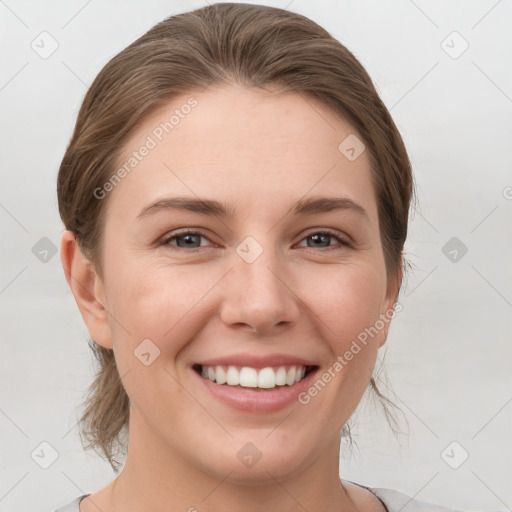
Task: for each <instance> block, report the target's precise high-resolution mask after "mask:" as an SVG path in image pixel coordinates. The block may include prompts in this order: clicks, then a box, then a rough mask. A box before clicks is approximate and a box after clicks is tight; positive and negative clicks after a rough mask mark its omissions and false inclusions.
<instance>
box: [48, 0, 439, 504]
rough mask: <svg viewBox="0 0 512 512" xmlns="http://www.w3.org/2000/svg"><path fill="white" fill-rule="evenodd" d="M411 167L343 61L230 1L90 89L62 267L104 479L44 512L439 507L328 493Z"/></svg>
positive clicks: (342, 484) (297, 31)
mask: <svg viewBox="0 0 512 512" xmlns="http://www.w3.org/2000/svg"><path fill="white" fill-rule="evenodd" d="M412 194H413V178H412V174H411V166H410V162H409V159H408V156H407V153H406V150H405V147H404V144H403V141H402V139H401V137H400V134H399V133H398V131H397V128H396V126H395V124H394V123H393V120H392V119H391V116H390V115H389V112H388V111H387V109H386V107H385V106H384V104H383V103H382V101H381V100H380V98H379V97H378V94H377V92H376V91H375V88H374V86H373V84H372V82H371V79H370V78H369V76H368V75H367V73H366V71H365V70H364V69H363V68H362V66H361V64H360V63H359V62H358V61H357V60H356V59H355V57H354V56H353V55H352V54H351V53H350V52H349V51H348V50H347V49H346V48H345V47H343V46H342V45H341V44H340V43H339V42H338V41H336V40H335V39H333V38H332V37H331V36H330V35H329V34H328V33H327V32H326V31H325V30H324V29H322V28H321V27H319V26H318V25H317V24H315V23H314V22H312V21H311V20H309V19H307V18H305V17H303V16H301V15H298V14H295V13H291V12H289V11H285V10H281V9H276V8H271V7H265V6H256V5H249V4H238V5H236V4H215V5H212V6H208V7H205V8H202V9H198V10H196V11H193V12H189V13H184V14H180V15H177V16H173V17H170V18H168V19H166V20H164V21H162V22H161V23H159V24H158V25H156V26H155V27H153V28H152V29H151V30H150V31H149V32H147V33H146V34H145V35H143V36H142V37H140V38H139V39H138V40H137V41H135V42H134V43H133V44H131V45H130V46H128V47H127V48H126V49H125V50H123V51H122V52H121V53H119V54H118V55H117V56H115V57H114V58H113V59H112V60H111V61H110V62H109V63H108V64H107V65H106V66H105V67H104V68H103V70H102V71H101V72H100V74H99V75H98V77H97V78H96V80H95V81H94V83H93V84H92V86H91V88H90V89H89V91H88V93H87V95H86V97H85V99H84V101H83V104H82V107H81V110H80V112H79V115H78V120H77V124H76V127H75V131H74V134H73V137H72V139H71V142H70V144H69V147H68V148H67V151H66V154H65V155H64V158H63V161H62V164H61V167H60V171H59V176H58V199H59V209H60V214H61V218H62V220H63V222H64V224H65V227H66V231H65V232H64V234H63V237H62V244H61V258H62V262H63V267H64V271H65V274H66V279H67V281H68V283H69V286H70V288H71V290H72V292H73V294H74V297H75V299H76V301H77V304H78V306H79V308H80V311H81V313H82V316H83V318H84V321H85V323H86V325H87V328H88V331H89V334H90V336H91V338H92V340H93V343H92V345H91V347H92V348H93V350H94V352H95V355H96V356H97V358H98V361H99V363H100V371H99V373H98V375H97V377H96V380H95V382H94V383H93V385H92V387H91V395H90V397H89V400H88V403H87V408H86V410H85V413H84V416H83V418H82V428H83V432H82V433H83V436H84V437H85V438H86V439H87V440H88V441H89V447H94V448H96V449H97V450H99V451H101V452H102V453H103V455H104V456H105V457H106V458H107V459H108V460H109V462H110V463H111V465H112V467H113V468H114V470H116V471H117V466H118V461H116V460H115V458H114V454H115V451H116V448H118V447H120V446H122V445H123V435H126V434H127V456H126V461H125V463H124V468H123V470H122V472H121V473H120V474H119V476H118V477H117V478H116V479H115V480H114V481H112V482H110V483H109V484H108V485H106V486H105V487H104V488H102V489H100V490H98V491H96V492H94V493H92V494H86V495H82V496H79V497H77V498H76V499H74V500H73V501H72V502H70V503H68V504H67V505H65V506H64V507H62V508H60V509H59V511H60V512H64V511H65V512H70V511H73V512H76V511H81V512H92V511H97V510H101V511H103V512H110V511H114V510H123V511H124V512H131V511H135V510H138V511H139V510H151V511H155V512H157V511H164V510H165V511H174V510H189V511H194V510H198V511H200V512H202V511H214V510H222V511H224V512H227V511H230V510H236V511H244V510H247V511H249V510H250V511H263V510H265V511H273V510H276V511H277V510H279V511H282V510H290V511H292V510H293V511H295V510H311V511H312V510H321V511H324V512H325V511H335V510H347V511H348V510H350V511H353V510H357V511H385V510H389V511H395V510H396V511H398V510H403V511H412V510H447V509H446V508H444V507H440V506H437V505H428V504H425V503H421V502H419V501H417V500H415V499H412V498H410V497H409V496H406V495H405V494H403V493H401V492H398V491H394V490H391V489H374V488H368V487H365V486H362V485H358V484H356V483H354V482H347V481H340V478H339V473H338V464H339V456H340V433H341V430H342V428H343V427H344V426H345V430H346V426H347V422H348V420H349V418H350V416H351V414H352V413H353V411H354V410H355V408H356V407H357V405H358V403H359V401H360V400H361V398H362V396H363V393H364V392H365V390H366V389H367V387H368V386H370V387H371V388H372V389H373V390H374V391H375V392H376V393H379V392H378V389H377V387H376V384H375V382H374V380H373V378H372V371H373V369H374V365H375V360H376V357H377V352H378V350H379V348H380V347H382V346H383V344H384V343H385V341H386V337H387V333H388V329H389V325H390V321H391V319H392V317H393V316H394V314H395V312H396V311H397V310H398V309H399V308H400V304H399V303H397V297H398V293H399V290H400V285H401V282H402V277H403V272H404V260H403V255H402V250H403V245H404V242H405V239H406V235H407V221H408V211H409V205H410V201H411V197H412Z"/></svg>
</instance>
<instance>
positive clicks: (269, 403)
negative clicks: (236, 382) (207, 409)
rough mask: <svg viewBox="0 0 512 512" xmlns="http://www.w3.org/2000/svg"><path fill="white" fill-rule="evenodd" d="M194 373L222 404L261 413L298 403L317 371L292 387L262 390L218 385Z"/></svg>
mask: <svg viewBox="0 0 512 512" xmlns="http://www.w3.org/2000/svg"><path fill="white" fill-rule="evenodd" d="M192 371H193V372H194V374H195V376H196V377H197V378H198V379H199V380H200V381H201V382H202V384H203V386H204V387H205V388H206V389H207V390H208V391H209V392H210V393H211V394H212V395H213V396H214V397H215V398H216V399H217V400H219V401H220V402H222V403H224V404H227V405H229V406H231V407H233V408H235V409H239V410H242V411H246V412H259V413H269V412H275V411H280V410H281V409H284V408H285V407H287V406H289V405H290V404H292V403H294V402H297V401H298V398H297V397H298V395H299V393H302V392H304V391H305V390H306V389H307V388H308V387H309V385H310V381H311V379H312V378H313V376H314V375H315V373H316V372H317V370H313V371H312V372H310V373H309V374H308V375H307V376H306V377H305V378H304V379H302V380H301V381H300V382H296V383H295V384H293V385H292V386H280V387H277V388H271V389H261V388H239V387H233V386H228V385H227V384H217V383H215V382H212V381H211V380H210V379H205V378H204V377H202V376H201V375H199V374H198V373H197V372H196V371H195V370H192Z"/></svg>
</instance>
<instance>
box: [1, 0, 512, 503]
mask: <svg viewBox="0 0 512 512" xmlns="http://www.w3.org/2000/svg"><path fill="white" fill-rule="evenodd" d="M255 3H257V2H255ZM262 3H267V4H268V5H272V6H276V7H281V8H285V7H286V8H288V9H289V10H292V11H296V12H299V13H301V14H304V15H306V16H308V17H310V18H312V19H313V20H315V21H316V22H318V23H319V24H320V25H322V26H323V27H325V28H326V29H327V30H328V31H329V32H330V33H331V34H333V35H334V36H335V37H336V38H337V39H339V40H340V41H341V42H342V43H343V44H345V45H346V46H347V47H348V48H349V49H350V50H351V51H353V52H354V54H355V55H356V57H358V58H359V59H360V61H361V62H362V64H363V65H364V66H365V67H366V69H367V70H368V72H369V74H370V75H371V77H372V78H373V80H374V82H375V85H376V87H377V89H378V91H379V93H380V95H381V97H382V99H383V101H384V102H385V104H386V105H387V107H388V108H389V109H390V111H391V114H392V116H393V118H394V120H395V122H396V124H397V126H398V128H399V130H400V131H401V133H402V135H403V138H404V140H405V143H406V146H407V148H408V151H409V154H410V158H411V160H412V163H413V167H414V173H415V178H416V183H417V192H418V199H419V209H418V210H417V211H416V212H413V214H412V218H411V224H410V235H409V238H408V241H407V244H406V253H407V255H408V258H409V260H410V262H411V264H412V270H411V272H410V273H409V275H408V277H407V280H406V282H405V285H404V288H403V290H402V293H401V296H400V302H401V303H402V304H403V310H402V311H401V312H400V313H399V314H398V315H397V316H396V318H395V319H394V321H393V324H392V328H391V331H390V335H389V338H388V341H387V344H386V350H385V354H384V350H383V351H381V354H382V356H384V366H385V367H386V369H387V375H388V380H389V382H390V385H391V386H392V389H393V390H394V393H395V394H394V395H392V394H391V392H389V393H388V394H389V395H390V397H391V398H393V399H394V401H395V402H396V403H397V404H398V405H399V406H400V407H401V408H402V410H403V411H404V412H405V414H406V416H407V419H408V421H409V425H410V431H409V434H408V435H406V436H402V437H401V439H402V445H401V446H400V445H399V444H398V442H397V441H396V440H395V438H394V437H393V435H392V433H391V431H390V429H389V427H388V425H387V423H386V420H385V417H384V415H383V414H382V412H379V409H378V408H374V407H373V406H371V401H366V400H365V401H364V402H363V403H362V404H361V407H360V409H359V410H358V413H357V422H356V427H355V429H354V431H353V434H354V439H355V440H356V442H357V449H354V451H353V452H352V454H351V455H348V454H347V456H346V458H345V459H343V460H342V461H341V462H340V474H341V475H342V477H343V478H344V479H348V480H352V481H356V482H359V483H362V484H365V485H369V486H374V487H390V488H393V489H397V490H400V491H402V492H404V493H406V494H408V495H410V496H415V497H416V499H419V500H422V501H430V502H434V503H439V504H443V505H445V506H450V507H453V508H456V509H459V508H460V509H465V510H486V509H487V510H498V509H499V510H505V509H509V510H510V508H511V507H512V486H511V485H510V483H511V481H512V480H511V476H512V472H511V469H512V457H511V455H512V442H511V437H510V432H512V383H511V378H510V374H511V371H510V367H511V362H512V357H511V356H512V348H511V347H512V343H511V341H512V340H511V336H510V332H511V331H512V314H511V313H512V286H511V284H512V279H511V273H512V272H511V266H510V261H512V258H511V245H512V244H511V239H512V230H511V224H512V223H511V219H512V215H511V213H512V200H511V199H512V188H511V187H512V173H511V169H512V151H511V136H512V63H511V60H510V56H511V55H512V31H511V30H510V26H512V24H511V21H512V2H511V1H510V0H501V1H496V0H485V1H483V0H482V1H442V0H438V1H428V2H427V1H423V0H422V1H420V0H416V1H414V2H413V1H412V0H394V1H386V2H383V1H379V0H372V1H358V2H356V1H348V0H344V1H334V0H333V1H328V0H315V1H314V2H306V1H301V0H294V1H292V2H289V3H288V2H287V0H281V1H268V2H262ZM204 5H206V3H204V2H201V1H191V2H185V1H172V0H166V1H164V0H144V1H133V0H131V1H127V0H123V1H121V0H118V1H103V2H100V1H99V0H89V1H86V0H66V1H64V0H59V1H49V2H36V1H32V2H31V1H27V0H5V1H3V0H2V1H0V23H1V28H0V47H1V48H2V53H1V54H0V55H1V56H0V58H1V61H0V62H1V63H0V101H1V110H0V112H1V117H0V122H1V130H2V132H1V133H2V144H1V145H0V157H1V172H2V187H1V189H0V219H1V223H2V224H1V225H2V237H1V240H2V243H1V258H2V260H1V261H2V265H1V275H0V299H1V301H2V309H1V315H2V317H1V329H2V348H3V351H2V353H3V357H2V358H1V359H0V361H1V362H0V364H1V379H2V386H1V393H0V428H1V432H2V443H1V450H2V452H1V457H2V463H1V474H0V510H1V511H2V512H8V511H13V512H14V511H19V510H24V511H34V512H36V511H38V512H42V511H51V510H53V509H54V508H56V507H57V506H58V505H62V504H63V503H65V502H67V501H69V500H71V499H72V498H73V497H75V496H77V495H79V494H82V493H88V492H93V491H95V490H97V489H99V488H100V487H103V486H104V485H106V483H108V482H109V481H110V480H112V479H113V478H114V477H115V474H114V473H113V471H112V470H111V469H110V466H109V465H108V464H107V463H106V462H104V461H103V460H101V459H100V458H99V457H98V456H96V455H95V454H94V452H87V453H84V451H83V450H82V447H81V445H80V442H79V438H78V435H77V430H76V418H77V407H78V405H79V402H80V400H81V398H82V397H83V395H84V393H85V390H86V388H87V386H88V385H89V383H90V381H91V379H92V375H93V364H92V357H91V355H90V351H89V348H88V346H87V339H88V335H87V330H86V328H85V324H84V323H83V321H82V317H81V316H80V313H79V311H78V308H77V306H76V303H75V301H74V298H73V296H72V295H71V292H70V290H69V289H68V286H67V283H66V281H65V279H64V274H63V271H62V267H61V262H60V258H59V254H58V252H55V251H56V250H57V248H58V247H59V243H60V237H61V233H62V231H63V225H62V223H61V221H60V218H59V215H58V209H57V199H56V176H57V171H58V167H59V164H60V160H61V158H62V156H63V153H64V151H65V148H66V145H67V143H68V141H69V138H70V136H71V133H72V129H73V126H74V123H75V120H76V115H77V112H78V108H79V106H80V103H81V100H82V98H83V96H84V94H85V92H86V90H87V87H88V86H89V85H90V84H91V82H92V81H93V79H94V77H95V76H96V75H97V73H98V72H99V71H100V69H101V68H102V67H103V66H104V65H105V64H106V62H107V61H108V60H110V59H111V58H112V57H113V56H114V55H115V54H116V53H118V52H119V51H120V50H122V49H123V48H124V47H126V46H127V45H128V44H129V43H131V42H132V41H133V40H135V39H136V38H137V37H138V36H140V35H142V34H143V33H144V32H146V31H147V30H148V29H149V28H150V27H152V26H153V25H154V24H155V23H157V22H158V21H161V20H162V19H164V18H165V17H167V16H170V15H172V14H176V13H178V12H183V11H186V10H191V9H193V8H197V7H201V6H204ZM42 32H46V33H47V34H43V35H41V33H42ZM41 38H45V44H44V50H43V48H42V46H43V44H41V43H40V41H41ZM38 41H39V43H38ZM56 45H58V46H56ZM52 50H54V51H53V53H51V55H45V54H44V51H46V52H50V51H52ZM42 53H43V54H42ZM383 390H384V391H385V388H384V389H383ZM403 428H404V429H405V428H406V425H404V426H403ZM41 443H48V444H41ZM38 453H39V454H42V453H44V454H45V457H46V459H45V457H42V456H40V457H39V458H38V457H37V454H38ZM52 455H53V456H54V457H53V458H55V457H56V459H55V460H54V461H52ZM43 459H44V460H43ZM464 459H465V460H464ZM50 463H51V464H50ZM46 464H50V465H49V467H47V468H46V469H45V468H44V467H42V466H44V465H46Z"/></svg>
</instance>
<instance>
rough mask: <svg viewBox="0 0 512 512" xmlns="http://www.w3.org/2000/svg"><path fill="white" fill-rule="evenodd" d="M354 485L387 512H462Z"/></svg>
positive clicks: (63, 510)
mask: <svg viewBox="0 0 512 512" xmlns="http://www.w3.org/2000/svg"><path fill="white" fill-rule="evenodd" d="M351 483H355V482H351ZM356 485H359V486H360V487H363V488H364V489H366V490H368V491H370V492H371V493H373V494H374V495H375V496H377V498H379V499H380V501H382V503H383V504H384V506H385V507H386V510H387V511H388V512H463V511H458V510H455V509H453V508H448V507H442V506H440V505H434V504H432V503H426V502H424V501H418V500H415V499H413V498H411V497H409V496H407V495H406V494H403V493H401V492H399V491H395V490H393V489H383V488H379V487H377V488H374V487H366V486H364V485H361V484H356ZM86 496H89V495H88V494H83V495H82V496H78V497H77V498H75V499H73V500H72V501H70V502H69V503H67V504H65V505H63V506H62V507H60V508H58V509H57V510H55V512H80V507H79V503H80V501H81V500H82V499H83V498H85V497H86ZM499 512H504V511H499Z"/></svg>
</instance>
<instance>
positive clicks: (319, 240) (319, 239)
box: [303, 231, 350, 249]
mask: <svg viewBox="0 0 512 512" xmlns="http://www.w3.org/2000/svg"><path fill="white" fill-rule="evenodd" d="M333 238H334V239H336V240H337V241H338V242H339V244H340V245H341V246H350V244H349V243H348V242H347V241H346V240H345V239H344V238H342V237H341V236H340V235H339V234H338V233H336V232H333V231H316V232H313V233H310V234H309V235H307V236H306V237H305V238H303V240H306V242H309V241H311V243H312V245H309V244H308V246H307V247H318V248H321V249H322V248H327V249H336V247H333V246H332V245H330V242H331V241H332V239H333Z"/></svg>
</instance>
